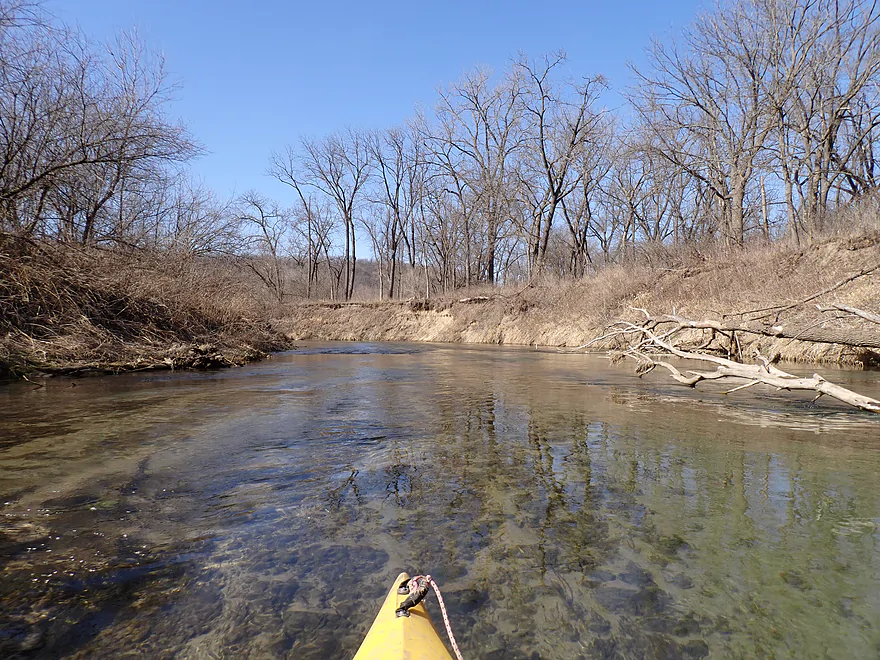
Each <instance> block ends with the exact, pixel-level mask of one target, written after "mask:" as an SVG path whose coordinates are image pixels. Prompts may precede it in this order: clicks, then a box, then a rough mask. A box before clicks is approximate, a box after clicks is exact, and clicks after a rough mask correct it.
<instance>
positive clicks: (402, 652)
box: [354, 573, 452, 660]
mask: <svg viewBox="0 0 880 660" xmlns="http://www.w3.org/2000/svg"><path fill="white" fill-rule="evenodd" d="M407 579H409V575H407V574H406V573H401V574H400V575H398V576H397V580H395V581H394V584H393V585H392V586H391V591H389V592H388V596H387V597H386V598H385V602H384V603H383V604H382V609H380V610H379V614H378V615H377V616H376V619H375V621H373V625H372V626H371V627H370V630H369V632H367V636H366V637H365V638H364V641H363V643H362V644H361V647H360V649H358V652H357V653H356V654H355V656H354V660H398V658H400V659H405V660H452V656H451V655H450V654H449V651H447V650H446V646H445V645H444V644H443V640H442V639H440V635H439V634H438V633H437V630H436V628H434V624H433V623H431V617H430V616H429V615H428V611H427V610H426V609H425V605H424V603H419V604H418V605H416V606H415V607H413V608H412V609H410V610H409V613H410V616H408V617H399V618H398V616H397V615H396V614H395V613H394V611H395V610H396V609H397V608H398V607H400V604H401V603H402V602H403V601H404V600H405V599H406V597H407V594H398V593H397V587H398V585H400V583H401V582H403V581H404V580H407Z"/></svg>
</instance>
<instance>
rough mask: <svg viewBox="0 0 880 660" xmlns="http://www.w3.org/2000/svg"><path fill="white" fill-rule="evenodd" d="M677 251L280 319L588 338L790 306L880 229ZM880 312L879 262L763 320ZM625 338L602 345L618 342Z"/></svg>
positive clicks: (313, 309) (339, 335)
mask: <svg viewBox="0 0 880 660" xmlns="http://www.w3.org/2000/svg"><path fill="white" fill-rule="evenodd" d="M671 261H672V263H670V262H669V257H668V255H667V257H666V259H665V260H664V263H662V264H661V265H657V266H652V265H644V264H642V265H633V266H614V267H610V268H606V269H604V270H601V271H599V272H598V273H597V274H596V275H594V276H592V277H590V278H587V279H585V280H582V281H579V282H570V281H559V280H551V279H544V280H541V281H537V282H535V283H533V285H532V286H529V287H527V288H526V289H521V290H515V289H512V288H511V289H504V288H500V289H493V290H488V289H481V290H479V291H472V292H468V293H458V294H457V295H455V296H447V297H440V298H436V299H431V300H409V301H393V302H382V303H379V302H353V303H338V302H328V303H314V302H313V303H302V304H300V305H297V306H295V307H294V308H293V309H292V310H291V313H290V314H289V315H288V316H287V317H285V318H284V319H283V320H282V321H281V322H280V323H279V324H278V327H279V328H280V329H281V330H283V331H284V332H286V333H287V334H288V336H290V337H291V338H293V339H313V340H369V341H433V342H464V343H484V344H520V345H538V346H557V347H577V346H582V345H584V344H587V343H588V342H591V341H593V340H595V339H596V338H597V337H601V336H602V335H604V334H605V333H606V331H607V328H608V327H609V325H610V324H611V323H613V322H614V321H616V320H619V319H629V320H637V319H642V318H644V313H643V312H642V311H640V310H643V309H644V310H647V311H648V312H649V313H651V314H668V313H676V314H679V315H681V316H685V317H689V318H699V319H702V318H716V319H722V318H727V319H730V318H734V319H740V318H742V317H741V316H738V314H739V313H741V312H745V311H748V310H756V309H761V308H764V307H770V306H773V305H782V306H785V305H788V304H791V303H794V302H797V301H800V300H803V299H804V298H807V297H808V296H811V295H813V294H815V293H817V292H819V291H823V290H824V289H826V288H829V287H832V286H834V284H835V283H837V282H839V281H841V280H842V279H845V278H847V277H849V276H851V275H853V274H855V273H858V272H859V271H861V270H863V269H868V268H871V267H873V266H877V265H878V264H880V232H873V233H869V234H864V235H859V236H856V237H850V236H846V237H841V236H834V237H829V238H827V239H825V240H824V241H822V242H817V243H815V244H813V245H812V246H810V247H806V248H794V247H792V246H788V245H783V244H775V245H761V246H753V247H751V248H749V249H747V250H745V251H740V252H736V251H721V250H719V251H717V252H715V253H705V252H699V251H697V250H695V249H694V250H691V251H690V252H688V253H681V254H678V255H673V258H672V260H671ZM832 302H835V303H840V304H845V305H850V306H853V307H859V308H861V309H865V310H869V311H871V312H873V313H877V312H878V311H880V307H878V305H880V270H877V271H874V272H872V273H871V274H869V275H866V276H864V277H859V278H857V279H855V280H854V281H852V282H849V283H847V284H846V285H844V286H841V287H840V288H838V289H835V290H834V291H832V292H830V293H828V294H826V295H824V296H821V297H820V298H817V299H815V300H812V301H810V302H809V303H804V304H801V305H797V306H795V307H793V308H792V309H788V310H785V311H783V312H782V313H781V314H779V317H778V318H777V317H776V315H775V313H774V314H770V315H769V316H768V317H766V318H765V319H763V321H762V322H765V323H767V324H770V325H773V324H775V325H777V326H778V325H784V327H785V328H786V329H793V331H792V332H789V333H788V334H793V335H795V336H797V335H798V333H799V331H801V330H806V329H811V328H812V329H815V328H822V329H826V330H832V329H837V330H846V329H859V330H863V331H867V332H873V333H876V334H878V335H880V326H878V325H877V324H872V323H870V322H868V321H865V320H863V319H859V318H856V317H853V316H851V315H845V314H828V313H821V312H819V310H818V309H817V308H816V303H825V304H827V303H832ZM738 340H739V341H740V342H741V343H742V345H741V346H740V348H741V349H742V351H743V352H744V353H748V352H752V351H754V350H760V351H761V352H762V354H764V355H770V356H774V357H776V358H780V359H785V360H792V361H800V362H815V363H840V364H848V365H854V366H863V367H873V366H877V364H880V354H878V353H877V351H875V350H873V349H869V348H859V347H849V346H844V345H841V344H831V343H816V342H807V341H800V340H798V339H792V338H790V337H789V338H778V337H759V336H756V335H741V336H739V337H738ZM616 347H617V344H616V340H608V341H602V342H598V343H596V344H593V345H592V348H594V349H597V350H603V349H613V348H616Z"/></svg>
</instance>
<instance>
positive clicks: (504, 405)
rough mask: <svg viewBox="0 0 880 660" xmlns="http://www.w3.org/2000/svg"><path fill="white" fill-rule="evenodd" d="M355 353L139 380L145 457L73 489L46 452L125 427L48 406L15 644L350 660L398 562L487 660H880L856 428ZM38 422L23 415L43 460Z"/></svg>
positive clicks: (584, 364) (491, 366)
mask: <svg viewBox="0 0 880 660" xmlns="http://www.w3.org/2000/svg"><path fill="white" fill-rule="evenodd" d="M334 351H335V352H333V353H328V354H325V355H320V354H317V355H299V356H296V355H294V356H291V357H290V358H289V359H287V360H286V361H284V360H279V361H276V362H274V363H273V364H267V365H264V366H261V367H259V368H256V369H255V370H254V372H253V374H252V375H251V376H248V377H247V378H244V377H243V376H242V377H240V378H236V377H235V376H234V375H217V376H216V377H212V379H211V380H209V381H207V383H205V386H204V388H202V387H198V388H193V387H191V383H190V382H189V381H187V380H186V379H181V380H180V381H171V384H170V385H169V384H168V383H167V382H166V383H164V384H163V390H162V391H163V394H164V397H165V398H163V397H162V396H158V395H157V390H156V387H155V386H154V385H152V384H150V383H148V382H146V381H143V380H136V379H129V380H128V381H126V380H122V381H117V382H122V383H132V385H131V391H130V392H128V394H126V393H125V392H126V391H125V389H124V388H123V392H122V394H120V393H118V392H117V393H114V394H113V396H116V397H118V396H127V397H129V399H132V398H134V399H135V400H138V399H137V397H140V396H142V395H143V396H144V399H143V403H142V405H134V404H133V403H132V402H131V400H129V401H128V403H129V404H131V405H129V406H128V407H125V406H123V408H125V412H124V413H121V414H120V415H121V416H119V417H117V418H115V419H114V420H113V421H112V424H115V425H116V427H117V428H118V427H119V425H123V427H125V425H128V424H130V426H131V430H128V431H127V432H126V433H127V435H126V438H128V440H127V444H125V443H124V442H123V441H122V440H120V441H119V443H120V445H119V449H118V453H119V455H121V456H123V455H124V456H127V455H128V454H129V453H130V454H131V455H132V456H133V457H135V458H136V460H133V462H132V464H131V467H130V468H129V467H125V466H120V465H118V464H115V463H114V464H112V465H111V464H110V463H109V462H107V463H106V465H104V464H101V467H100V470H99V472H98V476H97V478H94V477H92V476H90V477H89V479H83V480H80V481H76V482H72V483H74V484H75V485H71V486H65V487H62V486H61V485H53V487H52V488H49V487H48V486H44V485H42V484H44V483H49V482H50V480H48V479H43V480H42V481H41V480H39V479H37V478H36V477H37V475H39V474H41V472H40V470H46V471H48V470H50V469H51V468H50V467H49V463H45V467H43V465H44V464H43V463H41V462H40V461H43V460H45V461H49V460H51V459H53V457H54V460H55V461H56V463H57V461H59V460H61V458H60V455H59V454H58V452H61V451H66V452H68V455H65V457H64V459H63V460H64V461H66V463H65V465H66V466H67V469H68V470H72V469H73V467H72V466H75V465H78V464H77V463H76V460H77V459H76V456H79V455H86V454H87V452H86V451H85V448H86V447H89V446H91V445H88V444H87V443H89V442H98V440H97V438H100V437H102V434H103V437H106V435H107V429H108V428H109V425H110V424H111V422H109V421H101V418H99V419H97V420H92V421H91V423H93V424H95V425H96V426H95V429H94V438H96V439H94V440H92V439H90V438H92V436H91V435H85V434H84V431H83V430H82V429H83V428H85V426H84V424H85V422H84V421H83V420H84V419H85V413H84V412H77V413H75V414H74V413H73V412H70V411H68V410H67V409H66V408H64V405H62V404H64V401H66V399H63V398H62V399H55V400H53V399H51V398H50V399H47V401H46V406H47V407H46V411H48V410H52V411H53V414H54V415H55V421H54V422H53V423H57V424H59V425H60V424H62V423H63V421H64V419H69V420H70V421H69V424H70V426H71V427H76V430H71V431H70V432H65V433H64V434H59V435H58V437H59V438H63V439H64V440H65V442H66V443H67V444H66V445H61V444H58V445H57V446H56V445H52V446H51V447H50V448H46V447H43V448H42V449H40V452H33V451H32V452H31V453H30V454H27V458H21V459H16V460H18V461H19V462H18V463H15V462H14V461H13V458H12V457H11V454H10V455H9V456H7V457H5V458H3V459H2V461H4V462H3V463H2V464H0V468H3V469H6V470H8V471H7V472H5V473H4V474H9V475H12V474H16V475H19V474H20V475H26V474H27V472H26V471H30V472H31V473H33V475H34V476H33V477H32V481H31V482H30V483H27V482H25V481H21V482H15V483H12V484H11V485H10V486H9V488H7V492H10V493H17V494H16V495H15V496H14V497H10V498H7V499H8V501H9V502H10V504H9V505H7V507H6V518H5V526H4V528H3V535H4V536H3V537H0V553H2V557H3V559H4V569H3V570H4V579H3V580H2V582H0V583H2V587H0V590H2V593H0V596H2V599H3V601H2V602H3V605H2V606H0V615H2V619H3V621H4V622H5V624H4V626H3V632H2V637H0V649H2V650H3V651H4V652H6V654H7V655H15V654H19V655H22V656H34V657H40V656H46V657H48V656H50V655H68V656H70V657H101V656H112V655H113V654H114V653H115V652H117V651H118V649H120V648H131V649H137V650H138V651H139V652H142V653H143V654H144V655H147V656H155V657H160V656H168V655H175V654H176V655H180V656H184V657H187V656H191V657H206V656H209V655H211V654H214V655H218V656H236V657H239V656H240V657H296V658H310V657H311V658H326V657H346V656H350V655H351V654H353V652H354V650H355V649H356V648H357V645H358V644H359V642H360V639H361V638H362V636H363V634H364V633H365V632H366V629H367V628H368V626H369V624H370V623H371V621H372V618H373V616H374V615H375V612H376V610H377V608H378V606H379V602H380V600H381V598H382V596H383V594H384V592H385V590H386V589H387V587H388V585H389V584H390V581H391V580H392V579H393V577H394V576H396V574H397V572H398V571H399V570H410V571H418V572H431V573H432V574H433V575H434V576H435V577H436V579H437V580H438V582H439V583H440V585H441V587H443V589H444V593H445V594H446V596H447V598H446V601H447V605H448V606H449V609H450V615H451V617H452V622H453V626H454V628H455V631H456V635H457V637H458V638H459V642H460V644H461V646H462V648H463V649H464V650H465V653H466V655H467V656H468V657H472V658H501V657H503V658H532V657H541V658H577V657H584V658H627V657H640V658H676V657H680V658H699V657H707V656H708V655H710V653H711V655H713V656H717V657H769V656H774V655H775V656H778V657H799V658H806V657H825V656H837V657H840V656H846V657H871V655H872V654H874V655H876V651H877V650H878V649H880V631H878V623H877V622H878V621H880V595H878V594H880V589H878V586H880V578H878V576H880V553H878V551H877V542H878V540H880V534H878V527H877V523H878V522H880V500H878V498H877V497H876V496H875V495H874V493H875V488H874V484H875V483H876V477H877V473H878V471H880V457H878V451H877V449H876V447H874V443H875V440H876V430H875V428H874V427H872V426H866V425H864V424H863V423H862V422H861V421H860V420H861V419H862V418H860V417H859V416H858V415H854V416H853V415H849V416H846V417H842V418H839V419H838V418H836V417H834V416H833V415H831V416H827V415H826V416H823V415H822V414H821V413H818V412H816V411H804V410H794V409H789V410H786V409H784V408H783V409H779V408H778V406H779V405H785V404H780V403H778V402H777V401H774V400H772V399H765V398H761V397H757V396H755V397H753V398H751V399H750V398H748V397H743V398H742V399H740V400H738V402H737V403H736V405H731V404H728V403H725V402H723V401H721V400H720V398H717V399H713V398H712V397H711V395H707V394H703V395H701V396H703V398H702V399H694V398H692V394H691V393H687V394H686V395H681V396H680V395H679V394H678V390H674V389H669V390H667V389H663V388H664V387H666V385H665V384H664V385H662V386H659V385H658V386H652V385H651V383H650V381H649V382H647V383H643V384H633V383H632V382H631V381H630V380H629V376H628V374H626V373H624V372H617V371H613V370H609V369H608V368H607V367H606V366H604V365H603V364H602V363H600V362H598V361H595V360H594V361H592V362H590V361H585V360H586V359H582V358H580V357H579V356H556V355H545V354H535V353H534V352H526V351H512V350H506V351H489V350H485V349H484V350H465V349H456V350H450V349H446V348H424V349H421V350H419V351H413V350H412V349H411V348H408V349H407V351H406V353H405V354H400V355H394V354H393V352H391V351H386V354H382V355H371V354H369V351H360V352H359V353H353V354H349V355H346V354H343V353H340V351H339V349H338V348H335V349H334ZM365 353H366V354H365ZM573 360H577V361H576V362H573ZM241 378H243V380H242V379H241ZM585 378H590V379H591V381H590V382H587V383H585V382H584V379H585ZM82 387H86V388H87V387H89V385H88V384H83V386H82ZM637 388H638V389H637ZM76 389H77V390H79V389H80V388H79V387H78V388H76ZM147 393H148V394H149V397H147V396H146V394H147ZM41 396H42V395H41ZM59 396H60V395H59ZM65 396H70V395H69V394H66V395H65ZM108 396H110V395H108ZM65 405H66V404H65ZM71 405H72V404H71ZM109 405H110V404H109V403H108V406H109ZM211 406H213V408H211ZM209 409H210V410H215V411H216V410H222V411H223V412H222V414H221V413H216V412H215V413H213V415H214V416H209V415H208V414H207V413H204V412H200V411H205V410H209ZM10 410H11V408H10ZM18 410H23V408H22V407H21V406H19V407H18ZM172 410H173V411H178V410H179V413H177V412H174V413H172V412H170V411H172ZM37 413H38V411H37V410H36V409H34V408H33V407H32V408H30V409H28V410H27V412H20V413H18V414H19V415H22V417H20V418H14V419H11V422H10V423H11V424H19V425H20V426H19V427H17V428H19V429H20V431H19V432H20V433H21V434H22V436H21V437H22V438H23V439H22V440H21V443H23V444H21V445H20V447H21V448H22V449H23V448H25V447H27V446H30V447H31V448H32V449H33V448H35V447H36V446H37V443H39V442H41V441H42V440H40V439H39V438H38V437H37V436H36V435H34V436H33V437H32V438H29V437H28V436H27V426H26V424H30V423H32V422H30V421H28V420H29V418H27V417H26V415H36V414H37ZM44 414H45V411H44ZM77 415H80V416H81V417H79V416H77ZM175 415H178V416H175ZM200 415H203V416H202V417H200ZM65 416H68V417H65ZM160 417H161V418H162V419H173V420H175V427H174V428H175V429H176V433H177V434H178V435H177V436H175V437H172V438H170V439H169V440H168V441H167V442H166V443H165V444H163V441H162V440H161V439H157V438H161V437H162V436H161V435H160V433H161V432H165V431H161V429H167V427H164V426H163V427H160V426H159V425H157V423H156V422H155V421H151V420H155V419H157V418H160ZM74 419H75V420H76V423H74V421H73V420H74ZM805 420H806V421H805ZM807 422H810V424H807ZM816 426H823V427H824V428H825V430H824V432H823V434H822V435H821V436H817V435H815V434H814V433H813V432H812V430H811V427H816ZM10 428H16V427H14V426H10ZM59 428H60V427H59ZM125 428H127V427H125ZM136 428H140V429H142V430H141V431H136V430H135V429H136ZM138 433H140V435H139V434H138ZM147 440H149V442H147ZM26 443H30V444H26ZM150 443H152V444H150ZM62 447H66V448H65V449H62ZM114 451H116V450H114ZM52 452H56V453H55V454H53V453H52ZM138 452H140V453H138ZM21 455H22V456H25V453H24V452H22V454H21ZM25 461H27V462H25ZM92 463H94V461H92ZM82 465H83V466H85V465H87V463H86V462H83V463H82ZM89 465H90V469H92V468H94V466H93V465H92V464H89ZM84 473H85V472H84ZM89 474H91V473H89ZM16 478H18V477H16ZM21 479H22V480H24V479H25V477H21ZM55 484H57V481H56V482H55ZM59 489H62V490H63V492H56V493H52V492H51V491H52V490H59ZM28 508H30V509H31V512H30V513H29V512H28V510H27V509H28ZM37 509H39V510H40V511H42V512H43V513H41V514H40V515H39V516H34V515H32V514H33V512H34V511H35V510H37ZM30 548H37V550H30ZM50 549H51V550H52V552H51V553H49V552H48V551H47V550H50ZM429 607H430V608H432V609H433V611H434V613H435V614H436V608H435V607H434V606H432V605H430V604H429Z"/></svg>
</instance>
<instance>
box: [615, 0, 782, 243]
mask: <svg viewBox="0 0 880 660" xmlns="http://www.w3.org/2000/svg"><path fill="white" fill-rule="evenodd" d="M768 1H769V0H768ZM765 4H766V3H764V2H763V1H762V0H755V1H753V0H736V1H734V2H731V3H727V4H724V5H720V4H718V5H716V6H715V9H714V11H711V12H708V13H705V14H703V15H702V16H700V17H699V18H698V19H697V20H696V21H695V23H694V24H693V27H692V28H691V29H690V30H688V31H686V32H685V35H684V47H682V46H680V45H679V44H677V43H673V44H672V45H671V46H668V47H667V46H664V45H663V44H662V43H661V42H660V41H654V43H653V45H652V47H651V49H650V51H649V57H650V66H649V68H648V69H646V70H644V71H639V70H638V69H635V68H634V71H635V73H636V75H637V76H638V78H639V84H638V86H637V87H636V88H635V89H634V90H632V91H631V92H630V94H629V97H630V100H631V102H632V104H633V106H634V108H635V109H636V112H637V113H638V115H639V116H640V117H641V118H642V119H643V120H644V122H645V125H646V126H649V127H651V128H652V129H653V133H654V146H655V150H656V153H657V154H658V155H659V156H660V157H662V158H665V159H667V160H669V161H670V162H672V163H673V164H674V165H676V166H678V167H681V168H682V169H684V170H686V171H687V172H688V173H689V174H690V175H691V176H694V177H696V178H698V179H700V180H701V181H702V182H703V183H704V184H705V185H706V187H707V188H708V190H710V191H711V192H712V194H713V195H714V196H715V197H716V198H717V200H718V204H719V205H720V207H721V215H722V238H723V240H724V241H725V242H726V243H728V244H730V245H742V243H743V239H744V236H745V231H746V226H745V215H746V214H745V209H744V207H743V204H744V201H745V197H746V191H747V188H748V186H749V183H750V181H751V179H752V177H753V176H754V174H755V170H756V166H757V164H758V159H759V156H760V154H761V153H762V150H764V148H765V147H766V145H767V141H768V137H769V135H770V133H771V131H772V130H773V128H774V117H773V113H772V96H771V91H768V90H772V89H773V86H774V85H775V84H776V83H777V81H775V80H774V78H773V74H774V69H773V67H772V58H771V56H770V53H771V48H770V47H769V45H768V43H767V41H768V39H769V35H770V31H769V30H767V29H766V21H767V13H766V11H764V8H765ZM773 93H775V91H774V92H773Z"/></svg>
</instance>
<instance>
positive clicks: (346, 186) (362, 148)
mask: <svg viewBox="0 0 880 660" xmlns="http://www.w3.org/2000/svg"><path fill="white" fill-rule="evenodd" d="M300 147H301V150H300V151H297V150H295V149H294V148H293V147H290V146H288V147H287V148H286V150H285V153H284V154H275V155H274V156H273V157H272V164H271V167H270V173H271V174H272V175H273V176H274V177H275V178H277V179H278V180H279V181H282V182H283V183H286V184H288V185H291V186H294V187H296V188H299V187H300V186H303V185H305V186H310V187H312V188H314V189H316V190H319V191H320V192H322V193H323V194H325V195H326V196H327V197H328V198H329V199H331V200H332V201H333V203H334V204H335V205H336V207H337V211H338V212H339V215H340V217H341V218H342V223H343V226H344V231H345V248H344V258H345V263H344V274H345V289H344V294H345V299H346V300H348V299H350V298H351V297H352V295H353V294H354V283H355V273H356V268H357V254H356V251H357V241H356V233H355V213H356V211H357V205H358V203H359V202H360V201H361V200H360V193H361V192H362V189H363V187H364V185H365V184H366V182H367V179H368V177H369V174H370V160H369V153H368V150H367V143H366V139H365V138H364V136H363V135H361V134H360V133H358V132H356V131H353V130H348V131H346V132H344V133H335V134H333V135H330V136H329V137H326V138H324V139H321V140H314V139H306V138H303V139H302V141H301V144H300Z"/></svg>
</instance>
